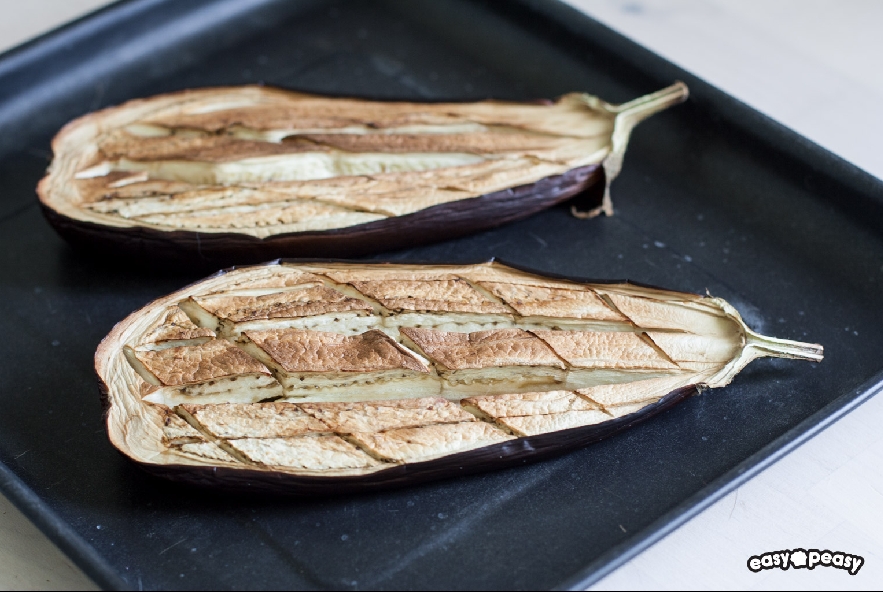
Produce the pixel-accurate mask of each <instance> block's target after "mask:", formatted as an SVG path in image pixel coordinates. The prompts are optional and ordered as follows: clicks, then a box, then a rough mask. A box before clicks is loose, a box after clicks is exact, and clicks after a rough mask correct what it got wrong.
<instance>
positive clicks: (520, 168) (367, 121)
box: [38, 83, 687, 262]
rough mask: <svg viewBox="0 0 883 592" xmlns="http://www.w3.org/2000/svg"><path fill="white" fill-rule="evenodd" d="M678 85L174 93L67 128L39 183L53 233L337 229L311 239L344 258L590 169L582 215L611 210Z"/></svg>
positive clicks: (517, 209)
mask: <svg viewBox="0 0 883 592" xmlns="http://www.w3.org/2000/svg"><path fill="white" fill-rule="evenodd" d="M686 96H687V89H686V86H685V85H684V84H683V83H676V84H674V85H672V86H671V87H668V88H666V89H663V90H661V91H659V92H657V93H653V94H650V95H647V96H645V97H641V98H639V99H636V100H634V101H631V102H629V103H625V104H622V105H611V104H608V103H605V102H604V101H601V100H600V99H598V98H596V97H593V96H591V95H587V94H583V93H570V94H567V95H564V96H562V97H561V98H559V99H557V100H556V101H554V102H552V101H550V102H548V103H547V104H542V103H514V102H504V101H479V102H473V103H402V102H375V101H367V100H358V99H342V98H329V97H320V96H314V95H307V94H302V93H296V92H290V91H285V90H281V89H274V88H267V87H255V86H244V87H226V88H213V89H201V90H190V91H183V92H179V93H173V94H167V95H159V96H155V97H152V98H148V99H141V100H134V101H129V102H128V103H125V104H123V105H120V106H118V107H112V108H109V109H105V110H103V111H99V112H96V113H92V114H89V115H86V116H83V117H81V118H79V119H77V120H75V121H73V122H71V123H69V124H68V125H67V126H66V127H65V128H64V129H63V130H62V131H61V132H59V134H58V135H57V136H56V138H55V139H54V141H53V151H54V160H53V162H52V164H51V166H50V167H49V171H48V173H47V175H46V177H45V178H44V179H43V180H42V181H41V182H40V185H39V187H38V194H39V197H40V200H41V203H42V204H43V206H44V211H45V212H46V214H47V217H48V218H49V220H50V222H52V223H53V224H54V225H55V226H56V228H57V229H58V230H59V231H60V232H62V233H63V234H65V236H68V237H70V238H72V239H76V238H79V239H82V241H93V242H95V241H97V242H98V244H100V243H101V241H116V242H118V243H120V244H121V245H122V246H127V247H129V248H130V249H132V248H135V246H134V245H131V244H130V245H126V237H129V238H130V242H132V239H134V237H137V238H138V240H139V241H142V242H143V241H148V242H150V244H151V245H153V244H154V242H156V241H159V243H157V244H163V245H164V246H165V248H158V249H157V248H155V249H154V252H153V253H150V254H151V255H154V256H161V255H163V254H165V253H166V251H167V250H168V249H171V250H172V252H174V251H175V249H178V250H191V251H193V250H198V254H199V255H200V256H201V257H206V258H208V257H211V256H212V255H213V254H217V253H220V252H224V253H226V254H227V255H233V254H235V253H239V254H240V255H242V256H246V255H251V254H252V253H255V254H257V253H260V256H263V257H264V259H266V258H269V257H270V256H279V255H298V256H305V255H320V253H321V254H324V255H327V250H326V251H325V252H324V253H322V252H321V251H319V247H320V243H318V242H316V241H317V240H320V239H318V238H317V237H316V236H315V235H316V234H317V233H318V235H322V234H323V233H325V234H327V233H332V234H334V235H335V238H336V240H335V241H333V242H332V241H328V240H326V241H325V242H321V245H322V248H327V246H328V245H329V244H330V245H332V246H334V245H336V247H335V248H336V249H337V251H335V254H336V255H341V254H343V255H345V254H347V252H346V249H352V250H353V252H352V253H349V254H356V251H358V252H367V251H369V250H372V247H371V245H373V249H374V250H377V249H378V247H380V248H391V247H392V246H394V245H398V244H399V243H402V241H407V243H408V244H413V243H414V242H415V241H423V242H426V241H428V240H437V239H439V238H442V237H444V236H446V235H448V236H456V235H458V234H462V233H463V232H472V231H474V230H477V229H479V228H481V227H489V226H493V225H497V224H501V223H503V222H506V221H508V220H514V219H517V218H519V217H525V216H527V215H530V214H531V213H533V212H534V211H538V210H539V209H542V208H545V207H549V206H550V205H553V204H554V203H558V202H561V201H563V200H565V199H568V198H569V197H571V196H573V195H575V194H576V193H578V192H580V191H583V190H585V189H587V188H588V187H589V186H591V185H592V184H594V183H596V182H600V180H601V178H602V177H603V178H604V179H605V181H604V183H605V184H606V185H605V191H604V198H603V203H602V204H601V205H600V206H599V207H598V208H596V209H595V210H593V211H592V212H588V213H587V212H582V213H581V214H580V215H594V214H597V213H600V212H606V213H607V214H610V213H612V204H611V202H610V195H609V186H610V183H612V181H613V180H614V178H615V177H616V175H617V174H618V173H619V170H620V168H621V165H622V159H623V155H624V153H625V149H626V145H627V143H628V139H629V135H630V134H631V131H632V129H633V128H634V127H635V126H636V125H637V124H638V123H639V122H640V121H642V120H643V119H645V118H646V117H649V116H650V115H652V114H654V113H656V112H658V111H660V110H662V109H665V108H666V107H668V106H671V105H673V104H675V103H678V102H680V101H682V100H684V99H685V98H686ZM602 169H603V175H602V174H601V170H602ZM513 188H522V191H521V193H519V195H517V196H516V195H514V194H509V193H508V192H509V191H510V190H511V189H513ZM531 188H534V189H531ZM534 194H535V197H531V196H532V195H534ZM469 200H472V201H469ZM531 200H533V201H534V202H535V203H532V202H531ZM461 203H464V204H465V203H468V204H471V205H468V206H463V207H465V208H467V209H466V210H465V213H464V211H463V207H461V206H458V205H457V204H461ZM425 211H430V212H431V213H429V214H427V215H424V216H422V217H421V216H418V214H419V213H420V212H425ZM470 212H471V213H470ZM427 230H431V232H428V231H427ZM360 233H361V234H360ZM341 234H344V235H345V237H342V236H341ZM199 236H207V237H211V236H214V237H215V239H216V240H199V241H197V240H196V239H197V237H199ZM234 236H235V237H237V238H235V240H234V238H232V237H234ZM379 237H380V239H382V240H380V239H379ZM271 239H273V240H271ZM282 239H284V240H282ZM231 241H232V242H231ZM310 241H312V242H310ZM366 241H370V242H366ZM246 247H249V248H248V249H246ZM145 248H146V247H145ZM274 248H275V250H274ZM237 249H239V251H237ZM314 251H315V252H314ZM341 251H342V252H341ZM238 260H239V261H240V262H241V261H242V257H238Z"/></svg>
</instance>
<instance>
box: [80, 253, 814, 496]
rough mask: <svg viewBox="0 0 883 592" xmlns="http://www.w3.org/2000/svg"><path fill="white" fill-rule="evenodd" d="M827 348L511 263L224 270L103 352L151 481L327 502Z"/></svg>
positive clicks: (121, 416)
mask: <svg viewBox="0 0 883 592" xmlns="http://www.w3.org/2000/svg"><path fill="white" fill-rule="evenodd" d="M765 356H775V357H784V358H794V359H802V360H811V361H815V362H818V361H821V359H822V347H821V346H819V345H815V344H808V343H799V342H795V341H788V340H783V339H775V338H771V337H764V336H762V335H759V334H757V333H755V332H753V331H751V330H750V329H749V328H748V327H747V326H746V325H745V323H744V322H743V321H742V319H741V318H740V316H739V313H738V312H737V311H736V310H734V309H733V307H732V306H730V305H729V304H727V303H726V302H725V301H723V300H721V299H719V298H712V297H710V296H698V295H695V294H689V293H683V292H672V291H667V290H662V289H658V288H650V287H644V286H639V285H635V284H631V283H627V282H614V283H583V282H577V281H570V280H564V279H551V278H548V277H544V276H541V275H537V274H534V273H529V272H526V271H521V270H518V269H514V268H512V267H507V266H505V265H502V264H499V263H496V262H488V263H484V264H478V265H392V264H357V263H285V262H281V263H279V262H277V263H272V264H265V265H259V266H254V267H245V268H240V269H235V270H231V271H227V272H222V273H219V274H216V275H215V276H212V277H210V278H208V279H206V280H203V281H201V282H198V283H196V284H193V285H191V286H189V287H187V288H184V289H183V290H180V291H178V292H175V293H174V294H171V295H169V296H167V297H164V298H161V299H159V300H156V301H155V302H152V303H150V304H148V305H147V306H145V307H144V308H142V309H141V310H138V311H136V312H134V313H133V314H131V315H130V316H129V317H128V318H126V319H125V320H124V321H122V322H121V323H119V324H118V325H117V326H116V327H115V328H114V329H113V331H112V332H111V333H110V334H109V335H108V336H107V337H106V338H105V339H104V340H103V341H102V343H101V345H100V346H99V348H98V351H97V352H96V355H95V367H96V371H97V373H98V377H99V380H100V386H101V391H102V393H103V396H104V398H105V403H106V409H107V417H106V427H107V431H108V434H109V437H110V440H111V442H112V443H113V445H114V446H115V447H117V448H118V449H119V450H120V451H121V452H122V453H123V454H124V455H126V456H127V457H129V458H130V459H132V460H133V461H135V462H137V463H139V464H140V465H141V466H143V467H144V468H146V469H148V470H149V471H151V472H153V473H156V474H159V475H162V476H165V477H169V478H173V479H178V480H181V481H188V482H192V483H198V484H203V485H211V486H217V487H223V488H228V489H234V490H237V489H238V490H249V491H261V490H264V491H270V492H276V493H283V494H315V493H326V492H344V491H358V490H368V489H377V488H382V487H391V486H398V485H406V484H411V483H416V482H420V481H426V480H430V479H437V478H441V477H449V476H453V475H461V474H465V473H470V472H476V471H482V470H489V469H495V468H500V467H504V466H507V465H511V464H515V463H521V462H525V461H530V460H538V459H540V458H543V457H546V456H549V455H551V454H556V453H560V452H562V451H565V450H568V449H573V448H575V447H579V446H583V445H585V444H588V443H590V442H593V441H596V440H599V439H601V438H605V437H607V436H610V435H612V434H614V433H616V432H618V431H620V430H623V429H626V428H628V427H631V426H633V425H635V424H637V423H639V422H640V421H643V420H645V419H647V418H649V417H651V416H653V415H654V414H656V413H659V412H660V411H662V410H664V409H666V408H668V407H670V406H671V405H674V404H675V403H677V402H679V401H681V400H683V399H685V398H687V397H689V396H690V395H693V394H695V393H697V392H698V391H700V390H703V389H706V388H716V387H722V386H725V385H726V384H728V383H729V382H730V381H731V380H732V379H733V377H734V376H735V375H736V374H737V373H738V372H739V371H740V370H741V369H742V368H743V367H745V365H746V364H748V363H749V362H750V361H752V360H754V359H756V358H760V357H765Z"/></svg>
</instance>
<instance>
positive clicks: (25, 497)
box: [0, 0, 883, 590]
mask: <svg viewBox="0 0 883 592" xmlns="http://www.w3.org/2000/svg"><path fill="white" fill-rule="evenodd" d="M518 2H519V4H521V5H522V7H527V8H528V9H532V10H534V11H535V12H538V13H540V14H541V16H542V18H545V19H546V20H552V21H556V22H557V23H559V24H561V23H567V26H566V28H567V29H568V32H569V33H570V34H576V35H578V36H583V35H580V34H579V30H578V29H579V28H580V27H583V28H586V27H591V28H594V29H596V31H600V32H603V34H604V35H605V37H608V38H610V39H612V40H614V41H615V42H616V43H615V45H617V46H619V49H614V52H615V53H617V54H620V57H623V58H624V59H627V57H626V54H627V53H628V52H630V53H632V54H635V53H637V54H639V55H640V57H641V59H642V61H643V65H642V66H637V69H639V70H642V71H644V72H645V73H646V71H648V70H653V71H654V72H655V73H659V72H661V73H663V74H664V76H663V74H659V77H660V78H662V77H665V78H666V79H668V78H671V76H674V77H675V78H677V79H680V80H684V81H686V82H687V84H688V86H689V87H690V88H691V94H692V96H694V97H696V96H697V95H700V94H701V95H703V96H704V98H706V99H710V101H709V102H713V103H716V104H717V106H718V107H723V108H724V109H723V111H724V112H723V113H720V115H721V116H722V118H723V119H725V120H733V119H735V118H736V116H737V115H738V116H741V117H742V118H743V119H742V121H743V123H741V124H737V123H734V124H733V125H736V126H737V127H739V128H741V129H742V130H744V131H746V133H750V134H751V135H753V136H755V137H756V138H757V139H758V140H759V141H760V142H762V143H764V144H767V145H772V146H774V147H775V148H776V149H778V150H781V151H783V152H785V153H786V154H788V156H790V157H791V158H793V159H795V160H798V161H802V162H806V161H807V160H808V159H810V158H812V159H817V160H820V161H821V162H820V163H819V164H821V165H822V166H819V167H816V170H817V171H818V172H819V173H821V174H824V175H826V176H829V177H831V178H834V179H835V180H836V181H837V182H839V183H841V184H843V185H846V186H848V187H849V188H850V189H852V190H853V191H855V192H857V193H868V192H869V190H874V189H876V190H878V191H881V194H883V181H881V180H880V179H878V178H876V177H875V176H873V175H871V174H870V173H868V172H866V171H864V170H863V169H860V168H858V167H857V166H855V165H854V164H852V163H850V162H848V161H846V160H844V159H843V158H841V157H839V156H837V155H836V154H833V153H831V152H830V151H829V150H827V149H825V148H823V147H821V146H819V145H817V144H815V143H814V142H812V141H811V140H809V139H807V138H806V137H804V136H802V135H800V134H798V133H796V132H794V131H793V130H791V129H789V128H787V127H786V126H784V125H783V124H781V123H779V122H778V121H776V120H774V119H772V118H770V117H769V116H766V115H764V114H762V113H760V112H759V111H757V110H755V109H753V108H751V107H749V106H747V105H745V104H744V103H742V102H741V101H739V100H738V99H736V98H734V97H732V96H731V95H729V94H727V93H725V92H723V91H721V90H719V89H717V88H716V87H714V86H712V85H711V84H709V83H707V82H705V81H703V80H702V79H700V78H698V77H696V76H694V75H692V74H690V73H689V72H686V71H684V70H683V69H681V68H680V67H678V66H676V65H675V64H672V63H670V62H668V61H667V60H665V59H664V58H662V57H660V56H658V55H656V54H655V53H653V52H652V51H650V50H648V49H646V48H644V47H643V46H641V45H640V44H638V43H636V42H634V41H632V40H631V39H629V38H627V37H625V36H624V35H622V34H620V33H618V32H616V31H614V30H612V29H610V28H609V27H607V26H606V25H604V24H602V23H600V22H598V21H596V20H594V19H593V18H592V17H591V16H589V15H587V14H585V13H583V12H580V11H579V10H577V9H576V8H574V7H572V6H570V5H568V4H565V3H564V2H563V1H562V0H555V1H554V2H552V3H549V2H548V0H544V1H543V2H542V3H540V2H538V1H537V0H518ZM159 3H162V0H159V1H157V0H118V1H117V2H114V3H112V4H109V5H107V6H104V7H101V8H100V9H98V10H95V11H93V12H90V13H88V14H86V15H84V16H82V17H79V18H77V19H75V20H73V21H71V22H69V23H66V24H64V25H61V26H60V27H57V28H55V29H53V30H50V31H49V32H47V33H44V34H41V35H39V36H37V37H35V38H32V39H30V40H28V41H26V42H24V43H22V44H20V45H18V46H15V47H13V48H10V49H8V50H6V51H4V52H2V53H0V64H4V63H8V62H19V64H21V65H22V66H25V67H27V66H29V65H30V64H28V62H29V59H28V57H29V56H28V54H38V53H42V50H43V47H44V46H45V45H50V44H52V45H55V46H56V47H61V46H63V45H64V44H63V43H61V41H63V40H64V38H65V37H76V36H78V34H79V33H81V32H82V31H83V30H84V29H91V28H92V27H93V25H94V24H95V22H96V21H98V20H102V21H104V23H103V24H104V25H105V26H106V27H110V26H115V25H116V24H117V19H125V18H126V17H127V16H128V17H129V18H131V12H134V11H128V10H123V9H124V8H126V7H136V6H137V5H148V4H159ZM479 3H482V2H480V1H479ZM624 49H627V50H628V52H625V51H623V50H624ZM34 57H37V56H34ZM38 59H39V58H38ZM648 62H650V63H653V67H652V68H651V67H649V64H648ZM14 69H15V67H14V66H13V70H14ZM12 73H14V72H12ZM4 74H6V73H4ZM13 96H14V95H13ZM734 111H735V113H734ZM746 116H747V117H748V119H750V121H751V125H750V126H749V125H748V124H746V123H744V122H745V121H746V119H744V118H745V117H746ZM758 127H759V128H761V129H757V128H758ZM749 128H750V129H749ZM764 128H765V129H764ZM762 132H766V133H762ZM844 173H845V174H844ZM863 197H865V198H870V199H871V200H873V201H875V202H879V201H880V200H879V199H877V198H876V197H875V196H873V195H865V196H863ZM874 205H879V203H877V204H874ZM881 391H883V370H881V371H880V372H878V373H877V374H875V375H874V376H872V377H871V378H870V379H868V380H867V381H865V382H864V383H862V384H861V385H860V386H859V387H857V388H855V389H853V390H852V391H851V392H847V393H844V394H843V395H841V396H839V397H838V398H836V399H835V400H833V401H831V402H829V403H828V404H826V405H825V406H824V407H822V408H821V409H819V410H818V411H816V412H815V413H813V414H812V415H810V416H809V417H807V418H805V419H804V420H803V421H801V422H800V423H798V424H797V425H795V426H793V427H791V428H790V429H788V430H787V431H785V432H784V433H783V434H781V435H780V436H778V437H776V438H775V439H774V440H772V441H771V442H769V443H768V444H767V445H766V446H764V447H763V448H761V449H760V450H758V451H757V452H755V453H753V454H752V455H750V456H749V457H747V458H746V459H745V460H743V461H742V462H740V463H739V464H737V465H736V466H734V467H732V468H731V469H729V470H728V471H726V472H725V473H723V474H722V475H720V476H719V477H717V478H716V479H714V480H713V481H712V482H710V483H709V484H708V485H706V486H705V487H703V488H701V489H700V490H698V491H697V492H695V493H694V494H693V495H691V496H690V497H688V498H686V499H684V500H683V501H681V502H680V503H678V504H677V505H676V506H675V507H674V508H672V509H671V510H669V511H668V512H666V513H665V514H663V515H662V516H660V517H659V518H657V519H656V520H655V521H653V522H652V523H651V524H650V525H648V526H646V527H644V528H643V529H641V530H640V531H637V532H636V533H635V534H633V535H632V536H630V537H628V538H627V539H626V540H624V541H623V542H621V543H619V544H618V545H615V546H614V547H611V548H610V549H608V550H607V551H606V552H604V553H603V554H602V555H601V556H599V557H598V558H597V559H595V560H594V561H592V562H591V563H589V564H588V565H586V566H585V567H584V568H582V569H581V570H579V571H578V572H577V573H576V574H574V575H572V576H570V577H569V578H567V579H564V580H563V581H562V582H561V583H560V584H559V585H558V586H556V587H555V588H554V589H556V590H580V589H585V588H587V587H588V586H591V585H592V584H594V583H596V582H598V581H599V580H601V579H602V578H604V577H605V576H607V575H609V574H610V573H611V572H613V571H614V570H615V569H617V568H618V567H620V566H621V565H623V564H624V563H626V562H627V561H629V560H630V559H632V558H634V557H635V556H637V555H638V554H640V553H641V552H642V551H644V550H646V549H647V548H648V547H650V546H651V545H653V544H654V543H656V542H657V541H659V540H661V539H662V538H664V537H665V536H667V535H668V534H670V533H671V532H673V531H674V530H676V529H677V528H678V527H680V526H682V525H683V524H684V523H686V522H687V521H689V520H690V519H691V518H693V517H695V516H696V515H698V514H699V513H700V512H702V511H703V510H705V509H706V508H708V507H709V506H711V505H712V504H714V503H715V502H717V501H718V500H720V499H721V498H722V497H724V496H726V495H727V494H728V493H730V492H731V491H733V490H734V489H736V488H737V487H739V486H740V485H742V484H744V483H745V482H747V481H748V480H750V479H751V478H752V477H754V476H755V475H757V474H759V473H760V472H762V471H764V470H765V469H766V468H768V467H770V466H771V465H773V464H774V463H776V462H777V461H779V460H780V459H781V458H782V457H784V456H785V455H786V454H788V453H789V452H791V451H792V450H795V449H796V448H798V447H799V446H801V445H802V444H804V443H805V442H807V441H808V440H809V439H811V438H812V437H814V436H816V435H817V434H819V433H821V432H822V431H824V430H825V429H827V428H828V427H829V426H830V425H832V424H833V423H835V422H836V421H837V420H839V419H840V418H841V417H843V416H845V415H846V414H848V413H850V412H851V411H853V410H855V409H856V408H858V407H859V406H861V405H862V404H863V403H865V402H866V401H868V400H869V399H870V398H872V397H873V396H875V395H877V394H879V393H880V392H881ZM0 493H2V494H3V495H5V496H6V497H7V499H9V500H10V502H12V504H13V505H14V506H15V507H17V508H18V509H19V510H20V511H21V512H22V514H23V515H25V516H26V517H27V518H28V519H29V520H31V521H32V522H33V523H34V525H35V526H36V527H37V528H38V529H39V530H40V531H41V532H43V534H45V535H46V536H47V538H49V540H51V541H52V542H53V543H54V544H56V545H57V546H58V547H59V548H60V549H61V550H62V551H63V552H64V553H65V554H66V555H67V556H68V557H69V558H70V559H71V560H72V561H73V562H74V563H75V564H76V565H77V566H78V567H79V568H80V569H82V570H83V572H84V573H85V574H86V575H87V576H88V577H90V578H91V579H92V580H93V581H94V582H95V583H96V584H98V585H99V586H100V587H102V588H103V589H111V590H127V589H132V588H130V586H129V584H127V583H126V582H125V581H124V580H123V579H122V578H121V577H120V576H119V575H118V572H117V571H116V570H115V569H114V568H112V567H111V566H110V564H109V563H108V562H107V561H106V560H105V559H104V558H103V557H102V556H101V555H100V554H99V553H98V552H97V551H96V549H95V548H94V547H93V546H92V545H90V544H89V543H88V542H86V541H85V539H84V538H83V537H82V536H81V535H80V534H78V533H77V532H76V531H75V530H74V528H73V527H72V526H71V525H70V524H69V523H67V522H66V521H64V520H63V519H61V518H60V517H59V516H58V514H57V513H56V512H55V511H54V510H52V509H51V508H50V507H49V506H48V505H47V504H46V503H45V502H44V501H43V500H42V498H41V497H40V496H39V495H38V494H37V492H36V491H34V490H33V489H31V488H30V487H28V486H27V485H26V484H25V483H24V481H23V480H22V479H21V478H20V477H19V476H18V475H17V474H16V473H15V472H14V471H13V470H12V469H11V468H10V467H9V466H7V464H5V463H3V462H0Z"/></svg>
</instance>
